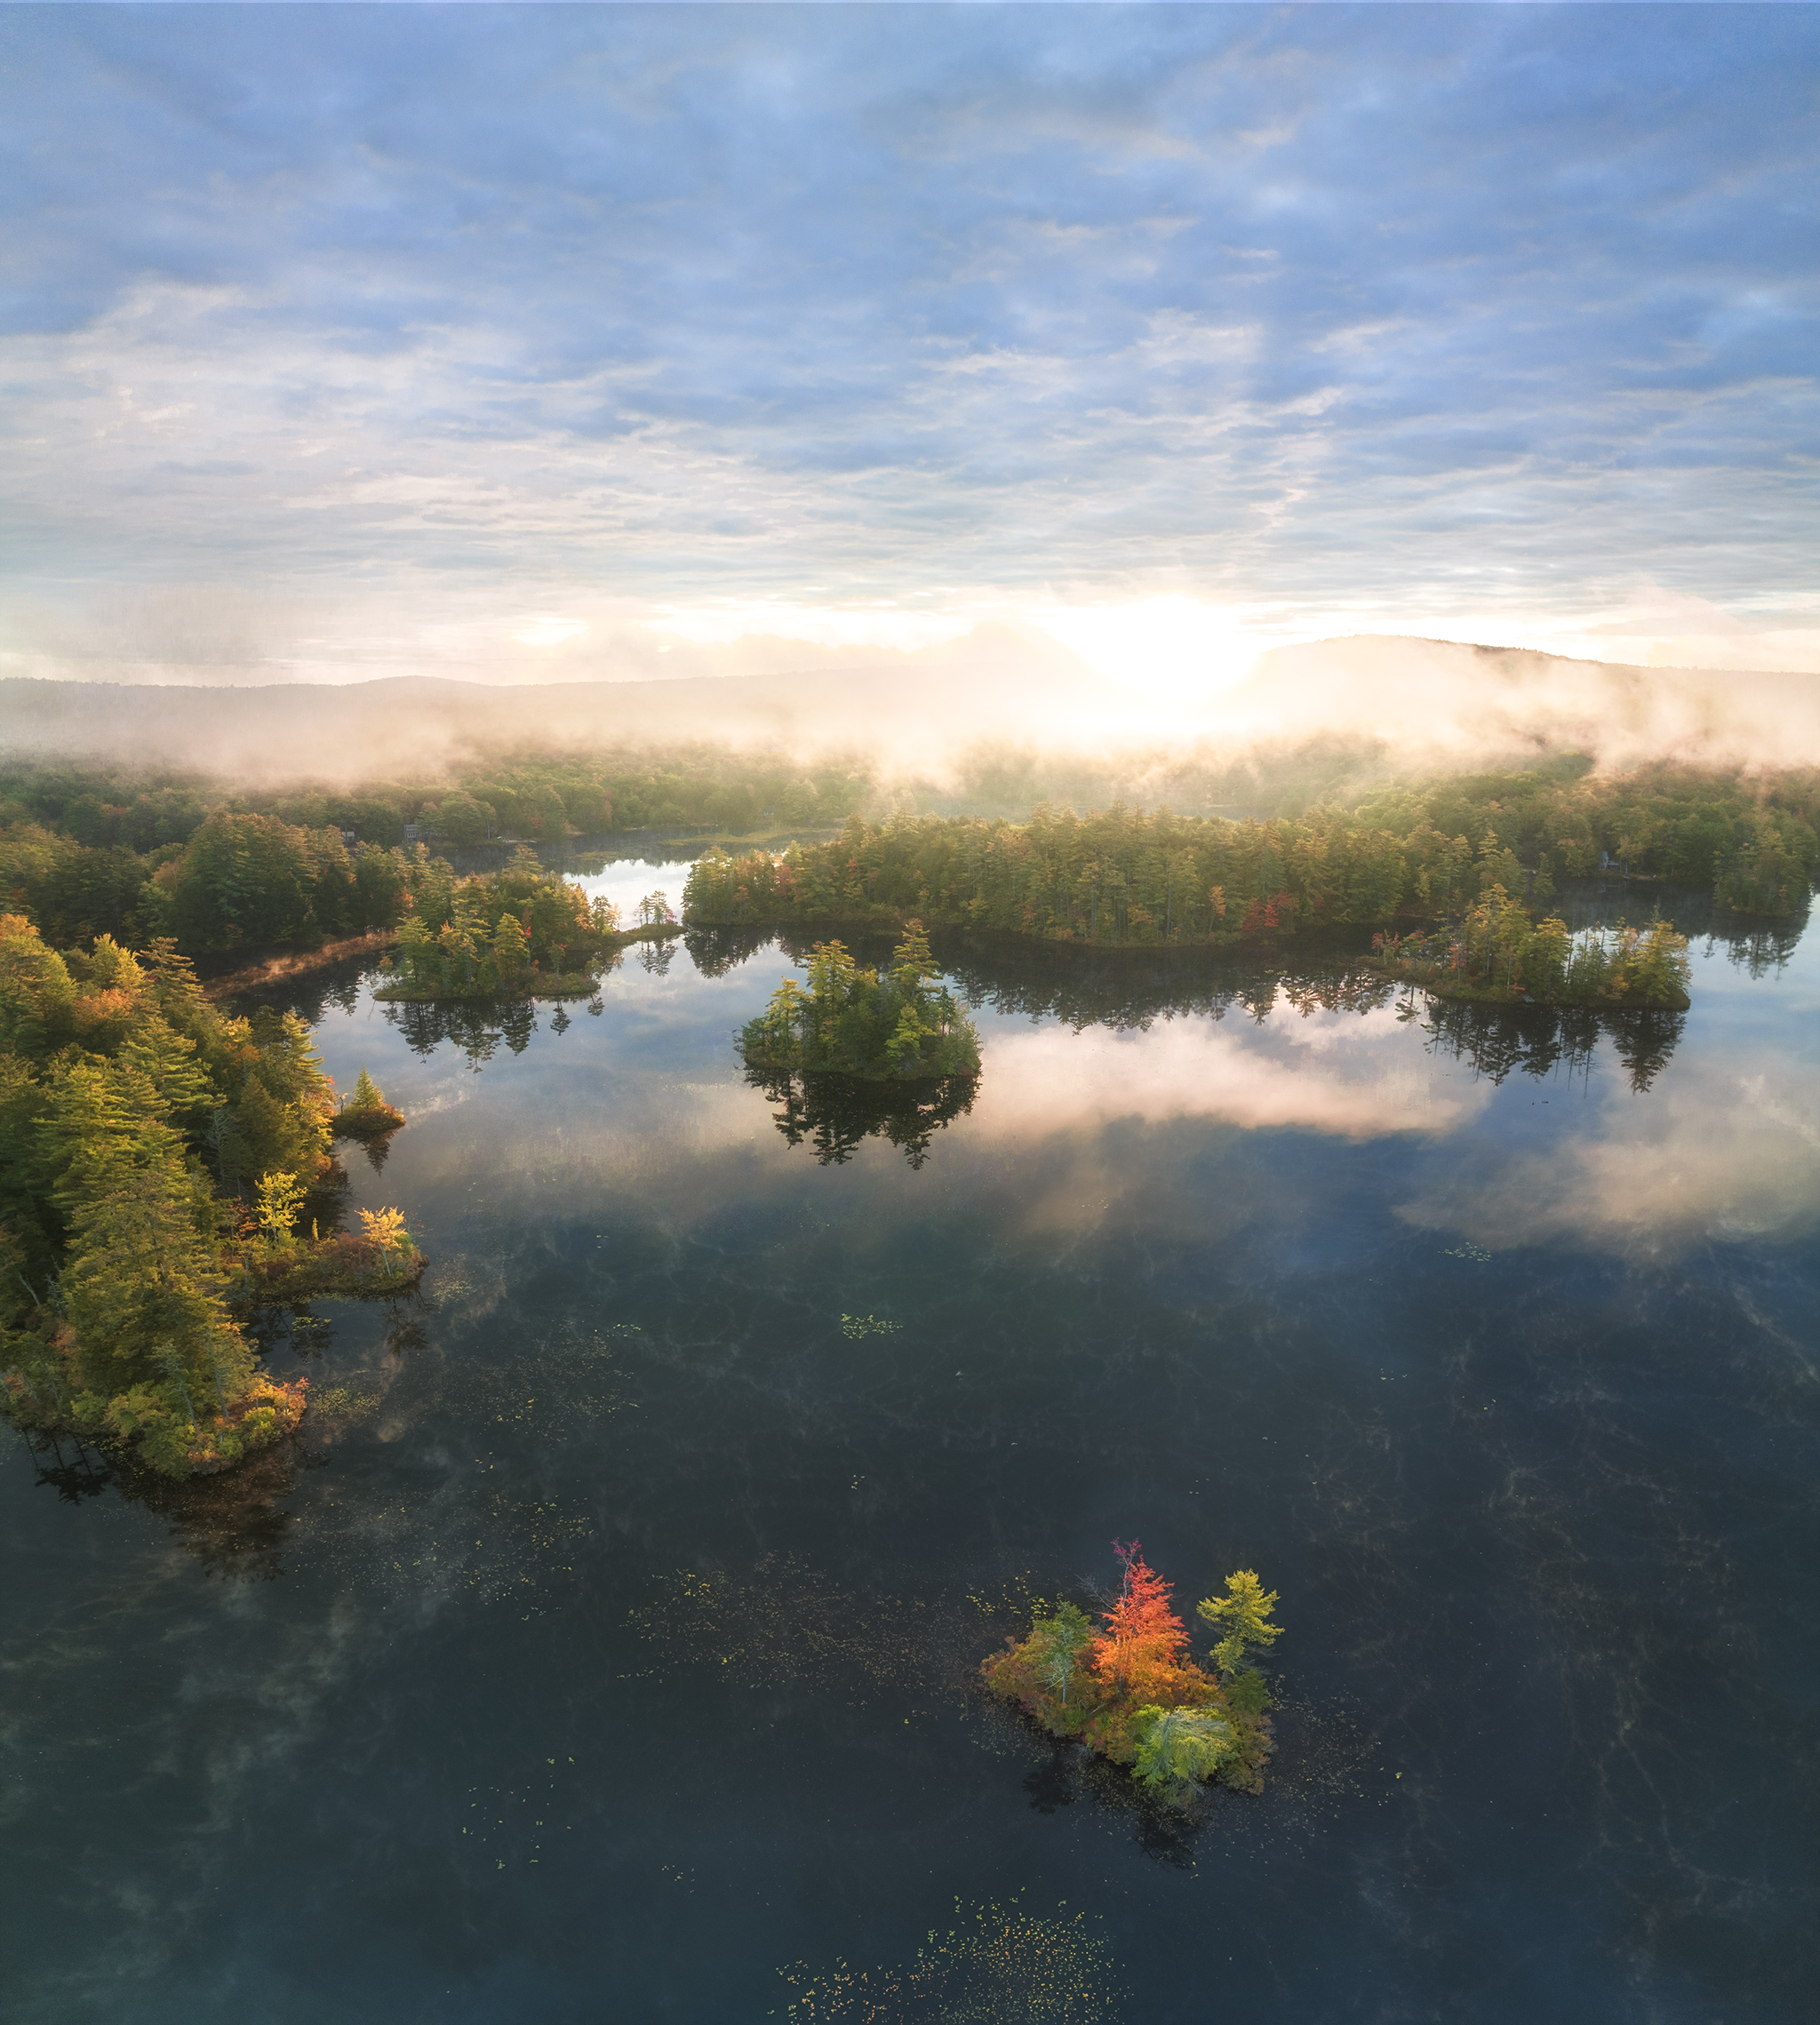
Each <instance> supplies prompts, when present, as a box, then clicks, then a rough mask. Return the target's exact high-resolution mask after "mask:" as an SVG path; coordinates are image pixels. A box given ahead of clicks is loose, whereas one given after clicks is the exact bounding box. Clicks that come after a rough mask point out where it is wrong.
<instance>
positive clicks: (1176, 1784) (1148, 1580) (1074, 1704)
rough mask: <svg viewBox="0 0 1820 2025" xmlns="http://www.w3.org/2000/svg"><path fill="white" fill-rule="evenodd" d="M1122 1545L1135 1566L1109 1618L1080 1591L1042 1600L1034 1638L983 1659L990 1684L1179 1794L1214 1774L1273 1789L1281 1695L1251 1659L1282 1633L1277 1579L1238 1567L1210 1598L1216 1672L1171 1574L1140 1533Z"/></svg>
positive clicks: (1152, 1785)
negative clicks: (1196, 1652) (1272, 1710)
mask: <svg viewBox="0 0 1820 2025" xmlns="http://www.w3.org/2000/svg"><path fill="white" fill-rule="evenodd" d="M1113 1545H1114V1552H1116V1553H1117V1555H1118V1557H1119V1559H1120V1561H1121V1562H1122V1565H1123V1569H1124V1575H1123V1579H1122V1583H1121V1584H1120V1588H1119V1593H1118V1595H1117V1596H1116V1597H1114V1598H1113V1600H1112V1602H1111V1604H1110V1606H1108V1607H1107V1608H1106V1610H1105V1611H1103V1612H1102V1613H1101V1618H1102V1623H1103V1626H1104V1628H1103V1629H1101V1630H1095V1628H1094V1625H1093V1621H1092V1619H1091V1618H1090V1617H1089V1616H1088V1614H1087V1613H1086V1612H1085V1611H1083V1610H1082V1609H1080V1608H1079V1607H1078V1606H1076V1605H1074V1604H1072V1603H1058V1604H1057V1605H1056V1606H1054V1608H1053V1609H1051V1610H1049V1611H1043V1610H1041V1609H1039V1610H1038V1612H1037V1613H1036V1615H1035V1618H1034V1622H1033V1623H1032V1625H1031V1628H1030V1635H1029V1637H1028V1638H1026V1639H1024V1641H1023V1642H1022V1643H1021V1644H1019V1643H1018V1642H1017V1641H1015V1640H1010V1639H1008V1640H1007V1641H1006V1650H1005V1651H1004V1652H1002V1653H999V1654H994V1655H993V1656H992V1657H991V1658H989V1659H987V1660H986V1661H985V1662H983V1664H982V1666H981V1669H980V1670H981V1673H982V1674H983V1676H984V1678H985V1680H986V1686H987V1687H988V1688H989V1689H990V1690H991V1691H992V1693H993V1694H996V1695H999V1696H1000V1697H1002V1699H1003V1700H1005V1701H1008V1702H1016V1703H1017V1704H1018V1707H1019V1708H1020V1709H1022V1710H1024V1712H1025V1714H1026V1715H1027V1716H1028V1717H1029V1718H1031V1720H1032V1721H1033V1722H1034V1723H1035V1724H1037V1726H1039V1727H1040V1728H1042V1729H1044V1730H1046V1731H1048V1733H1049V1734H1050V1735H1051V1736H1054V1737H1064V1738H1068V1739H1079V1741H1080V1742H1082V1743H1084V1744H1087V1745H1088V1746H1090V1748H1091V1749H1092V1750H1095V1751H1097V1752H1098V1753H1099V1755H1100V1756H1101V1757H1103V1758H1110V1759H1111V1760H1112V1761H1113V1763H1114V1764H1115V1765H1128V1766H1130V1767H1131V1771H1132V1775H1133V1777H1134V1778H1136V1779H1137V1781H1138V1783H1139V1784H1140V1785H1142V1786H1143V1787H1145V1789H1146V1790H1148V1791H1149V1792H1150V1793H1151V1794H1153V1796H1154V1797H1155V1798H1159V1799H1161V1800H1163V1801H1165V1802H1167V1803H1169V1804H1171V1805H1173V1806H1186V1805H1187V1804H1189V1803H1190V1802H1191V1801H1192V1800H1193V1798H1194V1797H1195V1794H1196V1792H1197V1790H1198V1789H1200V1788H1201V1786H1203V1785H1204V1784H1205V1783H1206V1782H1208V1781H1209V1780H1217V1781H1218V1782H1220V1783H1221V1784H1223V1785H1227V1786H1236V1787H1238V1788H1239V1789H1241V1790H1242V1791H1245V1792H1249V1793H1256V1792H1261V1791H1262V1790H1263V1787H1264V1765H1265V1760H1266V1759H1267V1758H1269V1756H1270V1753H1271V1748H1272V1737H1271V1726H1270V1719H1269V1718H1268V1716H1267V1715H1266V1714H1265V1710H1267V1709H1268V1708H1269V1706H1270V1703H1271V1696H1270V1692H1269V1688H1268V1686H1267V1684H1266V1683H1265V1678H1264V1676H1263V1675H1262V1674H1261V1673H1259V1672H1258V1671H1257V1670H1256V1669H1255V1668H1249V1667H1247V1666H1246V1665H1245V1664H1244V1663H1243V1662H1244V1659H1245V1655H1246V1654H1247V1652H1248V1651H1249V1650H1250V1649H1251V1648H1252V1647H1253V1646H1257V1647H1260V1648H1263V1649H1265V1650H1268V1648H1269V1647H1270V1646H1272V1645H1273V1643H1274V1642H1275V1641H1276V1639H1277V1638H1279V1637H1280V1636H1281V1630H1282V1627H1281V1625H1278V1624H1273V1622H1271V1616H1272V1612H1273V1607H1274V1606H1275V1603H1276V1594H1275V1592H1274V1591H1270V1592H1268V1593H1266V1592H1265V1590H1264V1589H1263V1587H1262V1586H1261V1585H1260V1583H1258V1580H1257V1575H1254V1574H1252V1573H1251V1572H1250V1571H1249V1570H1245V1571H1242V1572H1241V1573H1239V1574H1236V1575H1228V1576H1227V1578H1226V1592H1227V1593H1226V1595H1225V1597H1223V1598H1211V1597H1209V1598H1207V1599H1206V1600H1205V1601H1203V1602H1202V1603H1201V1604H1200V1605H1199V1606H1198V1608H1199V1612H1200V1614H1201V1616H1202V1617H1203V1618H1204V1619H1206V1620H1207V1622H1209V1623H1210V1624H1212V1625H1214V1626H1216V1627H1217V1629H1219V1630H1221V1631H1222V1632H1223V1633H1224V1634H1225V1635H1224V1636H1223V1637H1222V1638H1221V1639H1220V1641H1219V1643H1218V1644H1217V1646H1215V1647H1214V1649H1213V1659H1214V1663H1215V1666H1216V1668H1217V1674H1210V1673H1209V1672H1208V1671H1206V1670H1205V1669H1203V1668H1201V1667H1200V1666H1197V1665H1196V1664H1195V1663H1194V1662H1193V1660H1191V1659H1189V1658H1187V1657H1186V1656H1185V1653H1186V1647H1187V1646H1188V1643H1189V1637H1188V1631H1187V1628H1186V1626H1185V1625H1184V1623H1183V1622H1182V1620H1181V1619H1180V1618H1179V1617H1178V1616H1177V1614H1175V1612H1174V1611H1173V1610H1172V1609H1171V1608H1170V1607H1169V1593H1170V1584H1169V1583H1166V1582H1165V1581H1164V1580H1163V1579H1162V1577H1161V1575H1158V1574H1156V1572H1155V1571H1154V1570H1153V1568H1151V1567H1149V1566H1148V1564H1147V1563H1146V1562H1145V1559H1144V1554H1143V1550H1142V1548H1141V1547H1140V1546H1139V1544H1138V1542H1137V1541H1135V1540H1134V1541H1133V1542H1132V1543H1130V1546H1129V1547H1127V1546H1124V1545H1122V1544H1121V1543H1119V1542H1117V1541H1114V1543H1113Z"/></svg>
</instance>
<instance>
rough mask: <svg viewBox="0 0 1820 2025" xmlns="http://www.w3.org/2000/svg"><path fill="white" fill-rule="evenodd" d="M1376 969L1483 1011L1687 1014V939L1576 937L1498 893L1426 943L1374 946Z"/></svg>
mask: <svg viewBox="0 0 1820 2025" xmlns="http://www.w3.org/2000/svg"><path fill="white" fill-rule="evenodd" d="M1371 952H1372V953H1371V961H1372V964H1373V967H1374V968H1375V969H1379V970H1382V971H1384V972H1385V974H1386V975H1387V976H1389V977H1401V978H1407V979H1408V980H1409V982H1410V983H1411V984H1414V985H1420V986H1421V987H1422V988H1423V990H1424V991H1425V992H1427V993H1430V994H1431V995H1432V996H1433V997H1434V998H1437V999H1465V1000H1472V1001H1478V1002H1480V1003H1482V1004H1492V1005H1507V1004H1522V1003H1529V1004H1534V1005H1547V1006H1592V1007H1596V1008H1599V1009H1602V1010H1614V1009H1629V1008H1632V1007H1634V1008H1638V1009H1648V1010H1667V1011H1670V1012H1685V1011H1686V1010H1687V1009H1688V1005H1689V1003H1690V1001H1689V1000H1688V978H1689V976H1690V975H1691V967H1690V965H1689V963H1688V938H1687V937H1686V936H1684V935H1677V934H1676V933H1675V931H1674V929H1672V928H1671V927H1670V926H1669V924H1668V923H1667V922H1666V921H1662V920H1659V919H1658V920H1656V921H1651V922H1650V924H1649V925H1648V928H1647V929H1632V928H1624V927H1620V928H1618V929H1616V930H1612V931H1609V932H1608V931H1605V930H1602V929H1595V930H1593V932H1592V933H1591V934H1585V935H1580V936H1575V935H1573V934H1572V933H1570V932H1569V928H1568V925H1567V923H1566V922H1565V921H1562V920H1561V916H1560V915H1559V914H1549V915H1546V916H1545V917H1544V918H1543V919H1542V920H1541V921H1534V920H1532V919H1531V917H1530V913H1529V909H1528V908H1527V907H1526V906H1524V905H1523V904H1522V902H1521V900H1518V899H1516V898H1514V897H1512V896H1511V895H1510V894H1508V893H1506V892H1505V889H1504V888H1503V887H1502V886H1500V885H1497V884H1496V883H1494V884H1493V885H1491V886H1489V888H1488V889H1486V891H1485V892H1484V894H1483V895H1482V896H1481V898H1480V900H1479V902H1478V904H1477V905H1475V906H1473V907H1471V908H1469V909H1467V910H1466V912H1465V913H1463V914H1462V915H1461V916H1460V917H1459V919H1458V920H1457V921H1449V923H1447V924H1446V925H1445V926H1444V927H1442V928H1441V929H1436V930H1433V931H1432V932H1430V933H1428V934H1420V933H1417V934H1412V935H1401V936H1400V935H1395V934H1379V935H1376V936H1373V937H1372V938H1371Z"/></svg>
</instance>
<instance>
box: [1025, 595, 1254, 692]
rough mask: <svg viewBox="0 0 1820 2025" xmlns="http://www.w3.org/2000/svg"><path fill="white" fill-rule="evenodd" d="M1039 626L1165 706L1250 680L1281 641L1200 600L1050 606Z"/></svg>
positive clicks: (1036, 619)
mask: <svg viewBox="0 0 1820 2025" xmlns="http://www.w3.org/2000/svg"><path fill="white" fill-rule="evenodd" d="M1028 617H1029V618H1030V619H1031V621H1032V623H1033V624H1034V625H1037V626H1041V627H1042V629H1043V631H1044V632H1045V633H1048V634H1051V635H1052V636H1053V637H1054V638H1055V639H1057V640H1059V641H1060V642H1061V643H1062V644H1063V646H1065V647H1067V648H1070V649H1072V650H1074V652H1075V653H1076V654H1078V655H1079V656H1080V657H1081V658H1082V660H1083V661H1086V662H1087V663H1089V664H1090V666H1093V667H1095V668H1097V669H1098V671H1099V673H1100V674H1103V675H1105V676H1106V678H1107V679H1108V680H1109V681H1111V682H1117V683H1118V684H1120V686H1121V687H1122V688H1125V689H1129V690H1133V691H1134V692H1136V693H1138V694H1139V695H1142V696H1144V697H1145V698H1150V699H1152V700H1154V701H1156V702H1159V703H1187V702H1191V701H1193V700H1194V699H1195V698H1204V697H1206V696H1207V695H1209V693H1210V692H1212V691H1213V690H1222V689H1227V688H1230V687H1231V686H1232V684H1233V683H1234V682H1242V681H1243V680H1244V679H1245V677H1246V676H1247V675H1249V674H1250V673H1251V669H1252V666H1253V665H1254V663H1255V662H1256V661H1257V657H1258V656H1259V654H1261V653H1263V652H1264V651H1265V649H1266V648H1268V647H1270V646H1271V645H1273V644H1274V642H1273V641H1272V640H1271V639H1270V638H1269V637H1268V636H1267V635H1265V634H1258V633H1255V632H1252V631H1250V630H1249V629H1248V628H1247V626H1245V625H1244V623H1243V620H1242V618H1241V616H1240V614H1239V613H1238V612H1236V611H1235V610H1233V609H1232V608H1231V607H1228V606H1225V605H1215V604H1204V603H1202V602H1201V601H1200V600H1199V599H1196V598H1185V597H1163V598H1141V599H1137V600H1134V601H1132V602H1129V603H1122V604H1114V603H1111V602H1094V603H1092V604H1074V605H1050V606H1046V607H1042V608H1040V609H1037V610H1032V611H1031V612H1030V613H1029V614H1028Z"/></svg>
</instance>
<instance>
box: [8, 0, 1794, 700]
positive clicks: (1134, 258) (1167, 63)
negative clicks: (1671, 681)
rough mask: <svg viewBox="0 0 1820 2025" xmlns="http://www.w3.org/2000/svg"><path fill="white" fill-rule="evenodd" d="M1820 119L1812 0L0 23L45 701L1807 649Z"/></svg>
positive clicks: (1681, 657)
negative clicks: (1071, 665) (1402, 656)
mask: <svg viewBox="0 0 1820 2025" xmlns="http://www.w3.org/2000/svg"><path fill="white" fill-rule="evenodd" d="M1816 100H1820V10H1816V9H1815V8H1812V7H1808V6H1776V5H1770V6H1720V7H1711V8H1709V7H1705V6H1702V5H1697V4H1696V5H1669V6H1663V7H1655V6H1649V5H1637V6H1628V5H1627V6H1615V7H1605V6H1600V5H1568V6H1559V7H1556V6H1544V5H1533V6H1532V5H1506V6H1470V5H1467V6H1434V7H1430V6H1404V5H1369V6H1359V7H1348V6H1334V7H1329V6H1291V7H1249V6H1224V5H1190V6H1174V7H1158V8H1153V7H1146V6H1141V5H1116V6H1077V7H1061V8H1051V7H1047V6H1041V5H1020V6H1012V7H1003V8H1001V7H995V6H935V7H922V6H872V7H856V8H849V7H845V6H839V5H833V6H828V5H817V6H805V7H770V6H736V7H730V8H723V7H720V6H714V5H685V6H661V5H659V6H643V7H593V6H587V5H565V6H555V7H540V6H507V7H492V6H487V5H463V6H455V7H441V6H393V7H369V6H363V5H347V6H317V7H300V8H292V7H289V6H284V5H257V6H255V5H248V6H210V7H203V8H191V7H188V6H183V5H155V6H145V7H139V6H101V7H86V6H14V7H0V233H4V244H5V247H6V253H5V257H4V267H0V288H4V292H0V431H4V434H0V516H4V528H0V546H4V553H0V571H4V576H0V674H37V675H78V674H108V675H109V676H110V677H112V678H113V679H120V678H121V677H123V676H124V677H128V678H132V677H135V676H137V677H139V678H140V679H154V680H173V679H174V680H211V679H219V678H220V676H221V674H222V672H223V671H228V673H230V674H232V676H233V679H235V680H273V681H282V680H299V679H303V680H328V681H347V680H354V679H359V678H362V677H364V676H371V675H378V674H403V673H411V672H428V673H449V674H462V675H465V676H468V677H470V678H474V679H485V680H498V681H527V680H546V679H570V678H577V677H582V676H587V677H599V676H648V675H651V674H667V673H676V674H683V673H698V672H701V671H702V670H703V669H704V668H706V667H709V666H716V667H719V666H724V667H729V668H743V667H756V666H773V665H784V664H786V663H787V662H788V661H789V659H790V657H791V656H792V655H794V656H796V657H797V658H799V659H800V658H803V657H805V656H810V657H813V656H816V655H818V656H820V657H821V658H822V659H823V660H824V661H825V660H826V658H827V656H828V654H829V653H831V652H832V653H834V655H835V656H836V658H838V655H839V654H840V653H843V652H849V651H852V650H858V649H861V648H866V649H871V648H884V649H890V648H915V647H921V646H926V645H930V644H932V643H936V642H942V641H946V640H949V639H953V638H954V637H956V636H958V635H961V634H965V633H966V632H967V631H968V629H970V628H971V627H973V626H976V625H978V624H979V623H981V622H982V621H987V620H990V621H993V622H995V623H999V624H1006V625H1010V626H1014V627H1022V628H1024V629H1025V630H1026V632H1033V633H1034V634H1038V635H1042V636H1046V637H1051V638H1053V639H1056V640H1059V641H1061V642H1063V643H1064V644H1065V645H1066V646H1069V647H1071V648H1073V649H1074V650H1075V651H1076V652H1077V653H1079V654H1081V655H1082V657H1083V658H1085V659H1087V660H1088V661H1089V662H1090V663H1091V664H1092V665H1093V666H1096V667H1098V668H1099V669H1100V670H1102V672H1104V673H1106V674H1111V675H1113V676H1114V678H1115V679H1116V680H1118V681H1120V682H1123V683H1125V684H1127V685H1128V686H1130V688H1131V689H1132V690H1135V691H1144V692H1145V693H1148V694H1150V695H1151V696H1152V697H1153V698H1154V697H1158V696H1161V697H1165V698H1167V697H1169V696H1171V695H1177V694H1180V695H1184V696H1186V695H1188V694H1190V693H1193V692H1196V691H1199V690H1204V689H1206V688H1207V687H1209V685H1212V686H1216V687H1217V685H1218V684H1220V683H1223V682H1231V681H1234V680H1237V679H1238V678H1239V677H1240V676H1241V675H1242V674H1244V673H1245V672H1246V671H1247V669H1249V666H1250V665H1251V662H1252V660H1253V659H1254V658H1255V656H1256V654H1257V651H1258V650H1260V649H1262V648H1263V647H1266V646H1269V645H1272V644H1275V643H1279V642H1289V641H1300V640H1306V639H1311V638H1319V637H1323V636H1326V635H1329V634H1345V633H1356V632H1377V633H1404V634H1424V635H1429V636H1435V637H1443V638H1450V639H1459V640H1478V641H1487V642H1497V643H1504V644H1514V645H1537V646H1545V647H1550V648H1553V649H1554V650H1558V651H1561V652H1563V653H1570V654H1579V655H1586V656H1591V657H1593V658H1608V659H1614V660H1627V661H1641V662H1653V663H1680V664H1684V665H1687V664H1691V665H1699V666H1720V667H1745V668H1748V667H1761V668H1777V669H1784V670H1805V671H1816V672H1820V575H1816V569H1815V562H1816V546H1820V544H1816V534H1820V515H1816V498H1815V492H1816V451H1820V402H1816V369H1820V331H1816V292H1820V245H1816V203H1820V160H1816V157H1820V116H1816V115H1820V104H1816ZM780 657H781V659H780Z"/></svg>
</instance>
